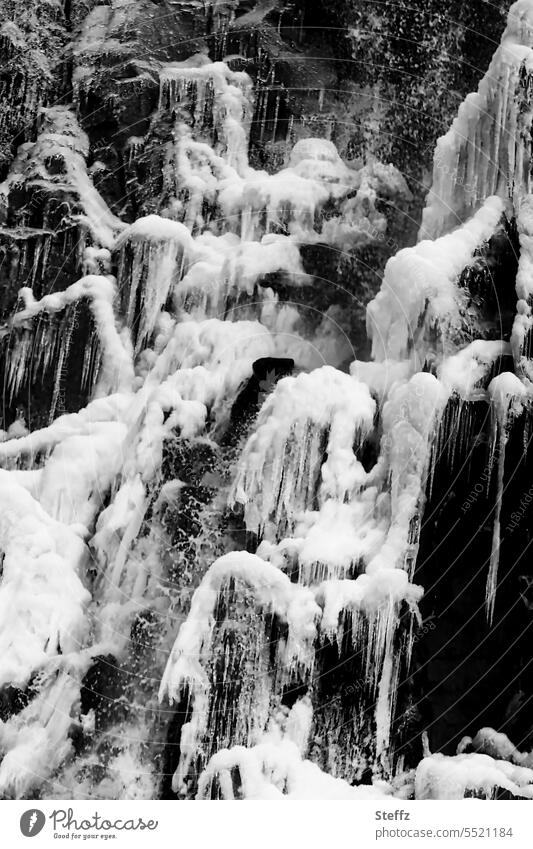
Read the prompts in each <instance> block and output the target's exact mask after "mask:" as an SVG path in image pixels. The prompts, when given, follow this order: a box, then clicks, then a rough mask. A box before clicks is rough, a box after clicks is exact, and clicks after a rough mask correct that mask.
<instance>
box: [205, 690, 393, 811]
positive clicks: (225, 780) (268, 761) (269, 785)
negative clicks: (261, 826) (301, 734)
mask: <svg viewBox="0 0 533 849" xmlns="http://www.w3.org/2000/svg"><path fill="white" fill-rule="evenodd" d="M304 701H305V700H304V699H302V700H300V701H298V702H297V703H296V704H295V705H294V707H293V708H292V710H291V711H290V714H289V716H288V717H287V718H286V720H285V723H284V724H285V727H280V725H279V724H278V723H276V722H272V723H271V725H270V728H269V729H268V731H267V732H266V733H265V734H264V736H263V738H262V739H261V741H260V742H258V743H257V744H256V745H255V746H252V747H250V748H245V747H244V746H234V747H232V748H231V749H222V750H221V751H219V752H217V753H216V754H215V755H213V757H212V758H211V759H210V761H209V763H208V764H207V767H206V769H205V770H204V772H203V773H202V775H201V776H200V781H199V785H198V794H197V797H196V798H197V799H209V798H211V792H212V790H213V788H214V787H218V788H219V792H220V795H221V797H222V798H223V799H234V798H236V795H235V790H236V789H237V793H238V795H237V798H243V799H247V800H251V799H256V800H257V799H264V800H280V799H288V800H292V799H317V800H320V801H324V800H331V799H346V800H348V799H350V800H356V799H357V800H359V799H376V800H377V799H387V798H390V796H391V788H390V787H389V786H388V785H387V784H386V783H385V782H379V781H378V782H376V783H375V784H372V785H360V786H355V787H352V786H350V785H349V784H348V783H347V782H346V781H343V780H342V779H339V778H334V777H333V776H332V775H328V774H327V773H325V772H322V770H321V769H320V768H319V767H318V766H317V765H316V764H314V763H312V762H311V761H310V760H306V759H305V758H304V757H303V753H304V752H303V751H302V749H304V748H305V745H304V746H302V740H301V738H300V739H299V740H298V738H297V739H296V740H294V739H293V737H294V731H293V727H294V725H301V722H302V720H301V717H298V718H296V716H295V714H297V713H300V714H305V712H307V711H308V710H309V706H308V705H304V704H302V702H304ZM305 742H307V741H305ZM235 771H238V776H239V778H238V785H239V786H238V788H235V780H234V778H232V776H233V775H234V773H235Z"/></svg>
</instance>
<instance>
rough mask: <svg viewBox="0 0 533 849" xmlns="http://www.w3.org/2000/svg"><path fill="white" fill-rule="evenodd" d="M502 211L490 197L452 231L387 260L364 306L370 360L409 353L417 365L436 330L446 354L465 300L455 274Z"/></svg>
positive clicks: (487, 235)
mask: <svg viewBox="0 0 533 849" xmlns="http://www.w3.org/2000/svg"><path fill="white" fill-rule="evenodd" d="M504 209H505V205H504V202H503V200H501V199H500V198H498V197H490V198H488V199H487V200H486V202H485V204H484V205H483V207H482V208H481V209H480V210H479V211H478V212H477V213H476V214H475V215H474V216H473V217H472V218H470V219H469V220H468V221H467V222H466V223H465V224H463V225H462V226H461V227H459V228H458V229H457V230H454V231H453V232H452V233H449V234H447V235H445V236H442V237H440V238H438V239H436V240H435V241H429V240H427V239H426V240H424V241H422V242H419V243H418V244H417V245H415V246H414V247H412V248H404V249H403V250H401V251H399V252H398V253H397V254H396V255H395V256H393V257H391V259H389V261H388V262H387V265H386V267H385V275H384V278H383V283H382V286H381V289H380V291H379V293H378V294H377V295H376V297H375V298H374V300H373V301H371V303H370V304H369V306H368V309H367V332H368V335H369V337H370V338H371V339H372V356H373V358H374V359H375V360H377V361H378V362H379V361H384V360H402V359H406V358H407V357H408V356H409V355H410V354H411V352H412V353H413V354H414V355H418V360H417V361H418V362H419V363H420V365H422V364H423V361H424V357H425V356H426V355H427V353H428V348H429V345H428V343H429V339H428V336H429V332H430V331H434V332H436V334H437V337H438V348H437V352H438V353H440V349H441V348H442V349H443V350H444V352H446V347H447V346H449V345H450V342H449V341H448V339H449V337H450V336H452V338H453V335H454V333H456V332H457V331H459V330H460V327H461V308H462V307H463V305H464V304H465V299H466V293H465V292H464V290H460V289H459V287H458V286H457V281H458V278H459V275H460V273H461V271H463V269H464V268H465V267H467V266H468V265H469V264H470V262H471V261H472V258H473V256H474V252H475V251H476V249H477V248H479V246H480V245H482V244H483V242H486V241H487V240H488V239H489V238H490V237H491V236H492V234H493V233H494V231H495V230H496V227H497V225H498V223H499V221H500V219H501V217H502V214H503V212H504ZM429 350H431V349H429Z"/></svg>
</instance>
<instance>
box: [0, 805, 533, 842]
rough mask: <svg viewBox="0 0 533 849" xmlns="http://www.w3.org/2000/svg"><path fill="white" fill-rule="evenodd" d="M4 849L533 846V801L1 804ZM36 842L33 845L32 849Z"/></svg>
mask: <svg viewBox="0 0 533 849" xmlns="http://www.w3.org/2000/svg"><path fill="white" fill-rule="evenodd" d="M0 810H1V818H2V841H1V845H2V846H5V847H6V849H12V847H19V846H25V847H28V846H32V847H34V849H41V848H42V849H44V847H49V846H55V847H58V846H61V845H64V844H65V843H66V842H67V841H70V843H77V844H79V845H80V846H81V845H85V846H87V845H92V846H102V845H107V846H115V847H117V849H129V847H137V846H138V847H141V846H142V847H143V849H145V847H146V849H149V847H151V846H153V847H161V846H163V847H165V849H166V847H174V846H175V847H184V849H204V847H213V849H241V847H242V849H263V847H264V849H291V847H293V846H294V847H295V849H300V847H305V849H315V847H317V849H318V847H320V849H332V848H333V847H335V849H341V847H342V849H351V847H353V849H367V847H370V846H376V847H398V849H400V847H410V848H411V847H412V849H415V847H423V846H424V847H429V846H434V847H445V846H450V847H451V846H452V845H453V846H454V847H462V846H465V847H467V846H468V847H471V849H472V847H475V846H494V847H498V849H500V848H501V849H505V847H507V846H508V847H515V848H516V849H517V848H518V847H524V849H525V847H528V849H531V847H532V846H533V836H532V830H533V829H532V826H531V816H532V812H533V808H532V807H531V806H530V804H528V803H527V802H522V803H520V802H506V801H505V802H504V801H502V802H485V801H479V800H475V799H471V800H470V799H469V800H463V801H458V802H429V801H428V802H403V801H398V800H391V801H390V802H380V803H379V804H377V803H376V802H366V801H361V802H320V801H312V802H296V801H292V802H219V803H217V802H137V801H135V802H113V801H80V802H77V801H66V802H63V801H53V802H44V801H40V800H39V801H36V802H35V803H32V802H25V801H22V802H19V801H17V802H7V801H6V802H3V805H2V808H1V809H0ZM32 841H34V842H32Z"/></svg>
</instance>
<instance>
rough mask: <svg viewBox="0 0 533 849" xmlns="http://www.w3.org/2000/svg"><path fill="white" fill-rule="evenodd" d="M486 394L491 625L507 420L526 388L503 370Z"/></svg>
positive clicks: (519, 404)
mask: <svg viewBox="0 0 533 849" xmlns="http://www.w3.org/2000/svg"><path fill="white" fill-rule="evenodd" d="M489 394H490V396H491V401H492V410H493V416H494V418H493V448H492V451H493V454H494V452H495V450H496V449H497V464H498V465H497V470H498V471H497V478H496V501H495V507H494V529H493V536H492V550H491V555H490V564H489V572H488V575H487V586H486V596H485V607H486V612H487V620H488V623H489V625H492V620H493V617H494V605H495V603H496V590H497V587H498V565H499V558H500V515H501V509H502V498H503V483H504V470H505V446H506V444H507V440H508V438H509V432H508V431H509V424H510V421H512V417H513V416H514V415H516V413H517V412H519V411H520V410H521V409H522V404H523V399H524V396H525V395H526V388H525V386H524V384H523V383H521V382H520V380H519V379H518V378H517V377H516V376H515V375H514V374H510V373H509V372H504V373H502V374H500V375H498V376H497V377H495V378H494V380H492V381H491V383H490V385H489Z"/></svg>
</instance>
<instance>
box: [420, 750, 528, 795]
mask: <svg viewBox="0 0 533 849" xmlns="http://www.w3.org/2000/svg"><path fill="white" fill-rule="evenodd" d="M497 789H503V790H508V791H509V793H511V795H512V796H514V797H516V798H518V799H533V770H531V769H527V768H526V767H521V766H515V765H514V764H510V763H508V762H507V761H503V760H497V759H494V758H491V757H490V756H489V755H481V754H460V755H455V756H453V757H447V756H446V755H441V754H435V755H431V757H428V758H424V759H423V760H422V761H420V763H419V764H418V766H417V769H416V778H415V798H416V799H463V798H464V797H465V795H466V793H467V792H469V793H482V794H483V795H484V797H486V798H488V799H491V798H493V795H494V792H495V791H496V790H497Z"/></svg>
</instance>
